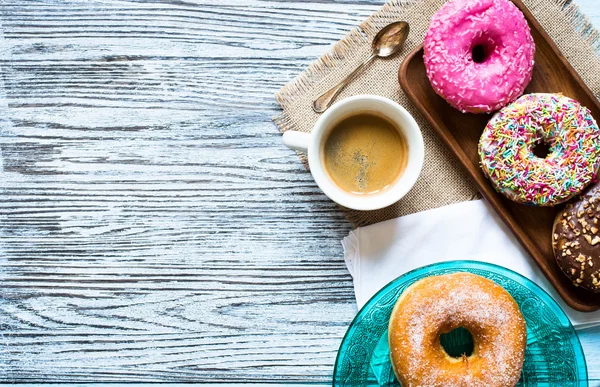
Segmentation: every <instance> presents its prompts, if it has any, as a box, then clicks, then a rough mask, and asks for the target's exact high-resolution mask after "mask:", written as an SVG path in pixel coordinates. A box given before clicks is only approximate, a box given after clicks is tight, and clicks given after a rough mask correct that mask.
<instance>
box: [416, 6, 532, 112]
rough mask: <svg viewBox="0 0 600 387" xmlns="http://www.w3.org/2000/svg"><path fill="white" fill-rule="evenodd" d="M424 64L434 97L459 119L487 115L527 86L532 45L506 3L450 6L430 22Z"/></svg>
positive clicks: (523, 25)
mask: <svg viewBox="0 0 600 387" xmlns="http://www.w3.org/2000/svg"><path fill="white" fill-rule="evenodd" d="M424 51H425V56H424V61H425V67H426V69H427V76H428V77H429V81H430V82H431V85H432V87H433V89H434V90H435V92H436V93H437V94H439V95H440V96H441V97H442V98H444V99H445V100H446V101H448V103H449V104H450V105H452V106H453V107H455V108H456V109H458V110H460V111H462V112H463V113H466V112H470V113H491V112H493V111H496V110H498V109H500V108H502V107H503V106H506V105H507V104H508V103H510V102H512V101H514V100H515V99H517V98H518V97H519V96H520V95H521V94H523V91H524V90H525V87H527V85H528V84H529V82H530V81H531V76H532V73H533V64H534V54H535V44H534V42H533V38H532V36H531V30H530V29H529V25H528V24H527V21H526V20H525V16H523V13H522V12H521V11H520V10H519V9H518V8H517V7H516V6H515V5H514V4H513V3H512V2H511V1H509V0H452V1H449V2H447V3H446V4H444V6H443V7H442V8H441V9H440V10H439V11H438V12H437V13H436V14H435V15H434V16H433V18H432V19H431V23H430V24H429V30H428V31H427V33H426V35H425V45H424Z"/></svg>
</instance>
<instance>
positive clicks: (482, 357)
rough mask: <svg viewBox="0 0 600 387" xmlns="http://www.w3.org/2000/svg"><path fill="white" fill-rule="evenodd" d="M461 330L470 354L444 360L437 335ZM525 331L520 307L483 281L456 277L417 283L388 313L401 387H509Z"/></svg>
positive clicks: (465, 275) (514, 379)
mask: <svg viewBox="0 0 600 387" xmlns="http://www.w3.org/2000/svg"><path fill="white" fill-rule="evenodd" d="M458 327H463V328H466V329H467V330H468V331H469V332H470V333H471V335H472V337H473V343H474V347H473V353H472V354H470V355H468V356H467V355H466V354H464V355H463V356H462V357H458V358H455V357H451V356H449V355H448V354H447V353H446V352H445V350H444V348H443V347H442V344H441V342H440V335H441V334H443V333H448V332H451V331H452V330H454V329H456V328H458ZM526 344H527V328H526V324H525V320H524V319H523V315H522V314H521V311H520V310H519V306H518V305H517V303H516V302H515V300H514V299H513V298H512V297H511V295H510V294H509V293H508V292H507V291H506V290H504V289H503V288H502V287H501V286H499V285H497V284H495V283H494V282H493V281H491V280H488V279H486V278H483V277H480V276H477V275H474V274H470V273H455V274H447V275H442V276H437V277H428V278H425V279H422V280H420V281H418V282H416V283H414V284H413V285H411V286H410V287H409V288H408V289H406V290H405V291H404V293H402V295H401V296H400V298H399V299H398V301H397V302H396V306H395V307H394V310H393V311H392V315H391V318H390V325H389V346H390V350H391V361H392V365H393V368H394V372H395V373H396V376H397V377H398V380H399V381H400V383H401V384H402V385H403V386H411V387H419V386H422V387H425V386H427V387H431V386H444V387H467V386H468V387H512V386H515V385H516V384H517V382H518V381H519V378H520V375H521V369H522V368H523V361H524V359H525V346H526Z"/></svg>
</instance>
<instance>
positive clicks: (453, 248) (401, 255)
mask: <svg viewBox="0 0 600 387" xmlns="http://www.w3.org/2000/svg"><path fill="white" fill-rule="evenodd" d="M342 245H343V246H344V256H345V260H346V265H347V266H348V270H349V271H350V274H352V277H353V278H354V292H355V294H356V303H357V304H358V307H359V308H361V307H362V306H363V305H364V304H365V303H366V302H367V301H368V300H369V299H370V298H371V297H372V296H373V295H374V294H375V293H376V292H377V291H378V290H379V289H381V288H382V287H383V286H385V285H386V284H387V283H388V282H390V281H392V280H393V279H395V278H397V277H398V276H400V275H402V274H404V273H406V272H408V271H410V270H413V269H416V268H419V267H421V266H425V265H428V264H431V263H435V262H442V261H450V260H475V261H483V262H489V263H495V264H497V265H500V266H504V267H506V268H508V269H511V270H513V271H515V272H517V273H520V274H522V275H523V276H525V277H527V278H529V279H531V280H532V281H533V282H535V283H536V284H538V285H539V286H540V287H542V288H543V289H544V290H546V291H547V292H548V293H549V294H550V295H551V296H552V297H553V298H554V299H555V300H556V301H557V302H558V303H559V305H560V306H561V307H562V308H563V310H564V311H565V312H566V313H567V315H568V316H569V318H570V319H571V322H572V323H573V326H575V328H576V329H584V328H589V327H592V326H597V325H600V311H598V312H592V313H582V312H577V311H575V310H573V309H571V308H570V307H568V306H567V305H566V304H565V303H564V302H563V301H562V299H561V298H560V296H559V295H558V294H557V293H556V291H555V290H554V288H553V287H552V285H551V284H550V283H549V282H548V280H547V279H546V278H545V277H544V275H543V274H542V272H541V271H540V270H539V269H538V267H537V265H536V263H535V262H534V261H533V260H532V258H531V257H530V256H529V254H528V253H527V252H526V251H525V250H524V249H523V248H522V247H521V245H520V244H519V242H518V241H517V240H516V238H515V237H514V235H513V234H512V233H511V232H510V230H508V228H507V227H506V226H505V225H504V223H503V222H502V220H500V219H499V217H498V215H497V214H496V213H495V211H494V210H493V209H492V208H491V207H490V206H489V205H488V204H487V202H485V201H483V200H476V201H471V202H464V203H459V204H454V205H450V206H446V207H442V208H438V209H435V210H430V211H425V212H420V213H417V214H413V215H408V216H404V217H401V218H397V219H392V220H388V221H386V222H381V223H377V224H374V225H371V226H367V227H360V228H357V229H356V230H354V231H352V232H350V235H348V236H347V237H346V238H344V240H343V241H342Z"/></svg>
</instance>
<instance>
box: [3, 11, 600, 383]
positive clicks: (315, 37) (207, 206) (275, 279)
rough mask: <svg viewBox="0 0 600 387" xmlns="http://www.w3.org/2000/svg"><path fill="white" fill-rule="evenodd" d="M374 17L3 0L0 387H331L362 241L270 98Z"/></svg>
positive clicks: (596, 354)
mask: <svg viewBox="0 0 600 387" xmlns="http://www.w3.org/2000/svg"><path fill="white" fill-rule="evenodd" d="M381 3H382V1H381V0H379V1H375V0H354V1H353V0H343V1H333V0H332V1H319V0H313V1H306V2H305V1H262V0H246V1H243V0H231V1H228V2H222V1H215V0H192V1H177V0H173V1H162V2H158V1H151V0H148V1H134V0H132V1H117V0H114V1H109V0H70V1H67V0H65V1H55V0H47V1H27V0H22V1H8V0H0V54H1V55H0V70H1V73H2V74H1V75H2V77H1V78H0V130H1V135H2V141H1V143H0V150H1V155H0V162H1V164H0V165H1V166H2V167H3V168H2V171H1V172H0V173H1V175H0V370H2V371H1V373H0V382H102V381H135V382H144V381H155V382H161V381H169V382H174V381H179V382H198V381H223V382H243V381H284V380H286V381H321V382H327V381H329V380H330V377H331V373H332V365H333V362H334V359H335V354H336V350H337V347H338V345H339V342H340V340H341V338H342V336H343V334H344V332H345V329H346V328H347V326H348V324H349V323H350V321H351V320H352V318H353V316H354V314H355V312H356V309H355V305H354V299H353V296H352V283H351V279H350V276H349V275H348V273H347V271H346V269H345V266H344V263H343V260H342V249H341V246H340V239H341V238H342V237H343V236H345V235H346V234H347V232H348V231H349V230H350V225H349V224H347V223H346V222H345V221H344V219H343V217H342V215H341V214H340V213H339V211H338V210H337V208H336V207H335V205H333V204H332V203H331V202H330V201H329V200H327V199H326V198H325V197H324V196H323V195H322V194H321V193H320V192H319V190H318V189H317V187H316V185H315V183H314V182H313V181H312V179H311V177H310V175H309V174H308V173H306V172H305V171H304V169H303V168H302V166H301V165H300V163H299V162H298V159H297V158H296V156H295V154H294V153H293V152H291V151H288V150H286V149H285V148H284V147H283V146H281V144H280V135H279V134H278V133H277V131H276V128H275V127H274V125H273V124H272V123H271V120H270V118H271V117H272V116H273V115H275V114H276V113H277V111H278V110H277V105H276V103H275V101H274V98H273V93H274V92H275V91H276V90H277V89H278V88H279V87H280V86H281V85H282V84H284V83H285V82H286V81H287V80H289V79H291V78H292V77H294V76H295V75H296V74H298V73H299V72H300V71H301V70H302V69H303V68H304V67H305V66H306V65H308V64H309V63H310V62H311V61H312V60H313V59H314V58H316V57H318V56H319V55H320V54H321V53H323V52H324V51H325V50H326V49H327V47H328V45H329V44H331V43H333V42H335V41H336V40H338V39H339V38H341V37H342V36H343V35H344V34H345V33H346V32H347V31H348V30H349V29H351V28H352V26H354V25H355V24H357V23H358V22H359V21H361V20H362V19H364V18H365V17H366V16H368V15H369V14H370V13H371V12H373V11H374V10H375V9H377V7H379V6H380V5H381ZM593 3H594V0H586V1H585V2H584V1H583V0H582V1H581V4H582V6H584V8H585V11H586V12H588V13H589V14H590V15H592V16H593V17H595V18H596V19H595V20H596V22H597V24H598V25H600V11H598V9H597V7H595V6H594V4H593ZM581 339H582V343H583V345H584V347H585V351H586V354H587V356H588V363H589V368H590V377H591V378H593V379H595V380H598V381H600V350H599V349H598V348H600V329H595V330H590V331H586V332H583V333H582V334H581ZM599 383H600V382H599ZM592 384H593V383H592Z"/></svg>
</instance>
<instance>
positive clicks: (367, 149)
mask: <svg viewBox="0 0 600 387" xmlns="http://www.w3.org/2000/svg"><path fill="white" fill-rule="evenodd" d="M322 152H323V155H322V159H323V163H324V166H325V170H326V171H327V173H328V174H329V177H330V178H331V180H333V181H334V183H335V184H336V185H338V186H339V187H340V188H341V189H343V190H344V191H347V192H350V193H352V194H354V195H373V194H378V193H380V192H382V191H384V190H385V189H387V188H389V187H391V186H392V185H393V184H394V182H396V181H397V180H398V179H399V178H400V177H401V176H402V174H403V172H404V170H405V169H406V165H407V164H408V143H407V141H406V138H405V137H404V135H403V133H402V130H401V129H400V128H399V127H398V125H397V124H396V123H394V122H392V121H391V120H389V119H388V118H387V117H385V116H383V115H381V114H377V113H376V112H369V111H365V112H357V113H354V114H351V115H349V116H347V117H344V118H342V119H341V120H339V121H338V122H337V123H336V124H334V125H332V127H331V129H330V130H329V133H328V134H326V138H325V141H324V145H323V149H322Z"/></svg>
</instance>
